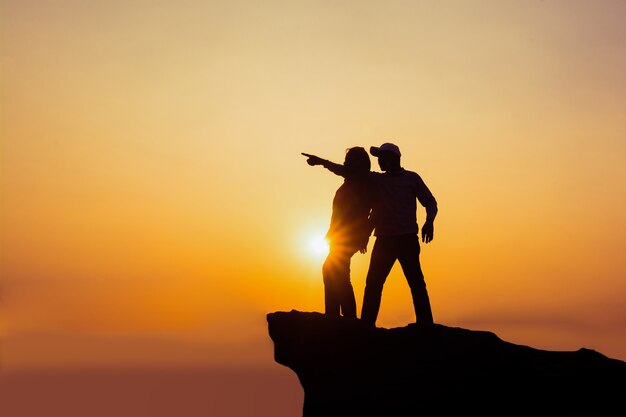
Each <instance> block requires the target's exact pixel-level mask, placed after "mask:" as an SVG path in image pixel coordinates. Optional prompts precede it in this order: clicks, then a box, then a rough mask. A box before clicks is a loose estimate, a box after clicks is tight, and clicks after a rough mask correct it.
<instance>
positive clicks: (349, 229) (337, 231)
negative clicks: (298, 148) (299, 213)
mask: <svg viewBox="0 0 626 417" xmlns="http://www.w3.org/2000/svg"><path fill="white" fill-rule="evenodd" d="M302 155H304V156H306V157H307V158H308V159H307V163H308V164H309V165H311V166H314V165H322V166H323V167H324V168H326V169H328V170H330V171H332V172H333V173H335V174H338V175H341V176H342V177H344V181H343V184H342V185H341V186H340V187H339V188H338V189H337V191H336V192H335V198H334V199H333V209H332V214H331V217H330V227H329V229H328V232H327V234H326V239H327V240H328V243H329V246H330V251H329V253H328V256H327V257H326V261H325V262H324V265H323V266H322V276H323V278H324V302H325V312H326V314H328V315H332V316H339V315H340V314H343V316H345V317H349V318H354V319H356V301H355V298H354V290H353V288H352V283H351V282H350V260H351V259H352V256H353V255H354V254H355V253H357V252H361V253H365V252H366V251H367V242H368V240H369V236H370V234H371V232H372V229H373V226H372V225H371V222H370V218H369V217H370V212H371V208H372V205H373V198H372V195H373V192H372V189H371V179H370V176H369V172H370V168H371V162H370V158H369V154H368V153H367V151H366V150H365V149H364V148H362V147H354V148H349V149H348V150H347V151H346V157H345V161H344V164H343V165H338V164H335V163H333V162H330V161H327V160H325V159H322V158H319V157H317V156H315V155H310V154H305V153H303V154H302Z"/></svg>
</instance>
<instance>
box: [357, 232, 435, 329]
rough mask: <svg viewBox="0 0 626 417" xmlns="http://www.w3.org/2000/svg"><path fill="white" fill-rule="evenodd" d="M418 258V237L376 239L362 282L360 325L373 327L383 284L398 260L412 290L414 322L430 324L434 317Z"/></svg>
mask: <svg viewBox="0 0 626 417" xmlns="http://www.w3.org/2000/svg"><path fill="white" fill-rule="evenodd" d="M419 255H420V241H419V237H418V235H417V234H408V235H398V236H378V237H376V242H375V243H374V248H373V249H372V255H371V259H370V265H369V270H368V271H367V279H366V281H365V294H364V296H363V308H362V310H361V320H362V321H363V322H365V323H367V324H371V325H375V324H376V318H377V317H378V310H379V309H380V299H381V296H382V293H383V285H384V284H385V280H386V279H387V276H388V275H389V273H390V272H391V268H392V267H393V264H394V263H395V262H396V259H397V260H398V261H400V266H402V271H403V272H404V276H405V278H406V280H407V282H408V283H409V288H410V289H411V295H412V296H413V307H414V308H415V318H416V322H417V323H424V324H431V323H433V314H432V311H431V309H430V300H429V298H428V291H427V290H426V283H425V282H424V274H423V273H422V267H421V266H420V260H419Z"/></svg>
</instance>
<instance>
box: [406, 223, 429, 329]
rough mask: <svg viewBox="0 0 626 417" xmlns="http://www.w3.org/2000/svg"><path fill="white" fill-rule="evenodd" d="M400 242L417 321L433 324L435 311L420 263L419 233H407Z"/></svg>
mask: <svg viewBox="0 0 626 417" xmlns="http://www.w3.org/2000/svg"><path fill="white" fill-rule="evenodd" d="M400 239H401V240H400V241H399V242H398V244H399V248H398V252H399V254H398V260H399V261H400V265H401V266H402V271H403V272H404V276H405V277H406V280H407V282H408V283H409V288H411V295H412V296H413V307H414V308H415V321H416V322H417V323H423V324H432V323H433V313H432V310H431V308H430V299H429V298H428V291H427V290H426V282H425V281H424V274H423V273H422V266H421V265H420V259H419V256H420V241H419V237H418V236H417V235H406V236H402V237H401V238H400Z"/></svg>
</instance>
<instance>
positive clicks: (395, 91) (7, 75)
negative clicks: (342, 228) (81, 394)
mask: <svg viewBox="0 0 626 417" xmlns="http://www.w3.org/2000/svg"><path fill="white" fill-rule="evenodd" d="M625 17H626V3H624V2H622V1H618V0H616V1H602V2H592V1H568V2H556V1H541V2H540V1H537V2H520V1H495V0H494V1H482V2H469V1H467V2H466V1H442V2H422V1H392V2H380V1H361V0H358V1H357V0H353V1H343V2H308V1H303V2H300V1H295V2H294V1H267V2H255V1H242V0H236V1H212V2H204V1H192V0H188V1H180V2H161V3H160V4H155V2H148V1H117V0H113V1H108V2H98V1H56V2H37V1H28V0H27V1H24V0H20V1H7V0H1V1H0V141H1V153H0V186H1V189H0V191H1V195H0V198H1V200H0V204H1V207H0V208H1V211H0V233H1V235H0V239H1V242H0V243H1V247H0V262H1V264H0V274H1V279H2V282H1V284H2V297H1V302H2V304H1V305H0V308H1V310H0V311H1V316H0V332H1V334H2V338H3V340H2V348H3V351H2V366H3V367H4V368H6V369H20V368H26V367H29V368H32V367H51V366H52V367H73V366H95V367H98V366H108V365H111V364H123V365H129V366H162V365H176V366H179V365H191V366H195V365H199V364H202V365H206V364H209V365H210V364H216V363H219V364H230V365H233V366H261V367H262V366H272V365H273V357H272V346H271V343H270V341H269V339H268V336H267V331H266V330H267V329H266V326H265V314H266V313H268V312H271V311H276V310H291V309H298V310H303V311H322V310H323V296H322V294H323V293H322V291H323V288H322V280H321V264H322V262H323V257H320V256H319V255H316V254H315V253H314V252H312V251H311V249H310V247H309V244H310V241H311V239H314V238H315V237H316V236H319V235H323V233H324V232H325V229H326V227H327V226H328V221H329V218H330V207H331V201H332V197H333V194H334V192H335V190H336V188H337V187H338V186H339V185H340V180H339V179H338V178H336V177H334V176H333V175H331V174H329V173H328V172H325V171H324V170H323V169H321V168H319V167H316V168H311V167H309V166H308V165H306V163H305V160H304V158H303V157H302V156H301V155H300V152H310V153H316V154H319V155H321V156H323V157H326V158H329V159H333V160H336V161H341V160H342V159H343V152H344V150H345V149H346V148H347V147H350V146H357V145H360V146H366V147H369V146H371V145H380V144H381V143H382V142H385V141H393V142H395V143H397V144H398V145H399V146H400V148H401V150H402V152H403V161H402V162H403V165H404V166H405V167H406V168H408V169H412V170H415V171H417V172H419V173H420V174H421V175H422V177H423V178H424V180H425V181H426V183H427V184H428V185H429V187H430V188H431V190H432V191H433V193H434V194H435V196H436V197H437V200H438V201H439V207H440V211H439V215H438V217H437V220H436V223H435V240H434V241H433V242H432V243H431V244H429V245H427V246H425V247H424V248H423V251H422V263H423V267H424V271H425V274H426V280H427V285H428V288H429V291H430V296H431V302H432V305H433V313H434V316H435V320H436V321H437V322H439V323H442V324H445V325H450V326H461V327H466V328H471V329H479V330H489V331H493V332H495V333H496V334H497V335H498V336H500V337H501V338H503V339H506V340H508V341H512V342H515V343H520V344H525V345H530V346H534V347H538V348H546V349H556V350H575V349H578V348H580V347H587V348H591V349H596V350H598V351H600V352H602V353H604V354H606V355H608V356H611V357H615V358H619V359H622V360H626V331H625V330H626V308H625V307H624V299H625V298H626V297H625V296H626V281H624V277H625V276H626V257H624V247H625V244H626V220H625V219H624V213H625V212H626V193H625V191H626V118H625V117H624V109H626V83H624V74H626V26H625V25H624V24H623V21H624V18H625ZM373 166H374V167H376V168H377V166H376V164H375V163H374V164H373ZM420 210H421V209H420ZM418 219H419V222H420V224H421V222H423V219H424V212H423V211H420V212H419V213H418ZM371 244H372V243H371V242H370V248H371ZM368 259H369V253H368V254H366V255H359V254H357V255H355V258H354V259H353V268H352V269H353V284H354V287H355V292H356V295H357V306H358V308H359V309H360V305H361V303H360V298H361V297H362V292H363V287H364V278H365V271H366V268H367V262H368ZM409 297H410V294H409V291H408V287H407V285H406V282H405V281H404V278H403V277H402V274H401V273H400V270H399V268H394V270H393V271H392V274H391V276H390V278H389V280H388V284H387V285H386V287H385V292H384V294H383V302H382V308H381V313H380V316H379V322H378V324H379V325H381V326H384V327H392V326H404V325H405V324H407V323H409V322H411V321H412V320H413V319H414V317H413V312H412V307H411V303H410V298H409Z"/></svg>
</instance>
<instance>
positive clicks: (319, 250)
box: [309, 235, 329, 258]
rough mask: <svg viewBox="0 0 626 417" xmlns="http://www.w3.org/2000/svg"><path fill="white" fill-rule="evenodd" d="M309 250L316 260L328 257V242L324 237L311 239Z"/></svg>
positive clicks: (316, 236)
mask: <svg viewBox="0 0 626 417" xmlns="http://www.w3.org/2000/svg"><path fill="white" fill-rule="evenodd" d="M309 250H310V253H311V254H313V255H314V256H315V257H316V258H324V257H326V255H328V250H329V247H328V241H327V240H326V237H325V236H324V235H314V236H312V237H311V238H310V239H309Z"/></svg>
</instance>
